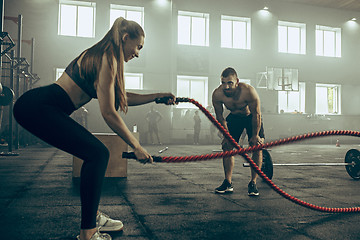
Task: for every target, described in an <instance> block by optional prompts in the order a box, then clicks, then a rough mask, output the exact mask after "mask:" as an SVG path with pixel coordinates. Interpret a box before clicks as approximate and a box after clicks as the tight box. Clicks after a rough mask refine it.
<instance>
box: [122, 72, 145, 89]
mask: <svg viewBox="0 0 360 240" xmlns="http://www.w3.org/2000/svg"><path fill="white" fill-rule="evenodd" d="M125 88H126V89H142V84H141V76H136V75H132V74H131V75H130V74H125Z"/></svg>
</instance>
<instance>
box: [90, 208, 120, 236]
mask: <svg viewBox="0 0 360 240" xmlns="http://www.w3.org/2000/svg"><path fill="white" fill-rule="evenodd" d="M96 226H97V228H98V229H99V231H101V232H113V231H121V230H123V228H124V224H123V223H122V222H121V221H120V220H114V219H111V218H110V217H109V216H108V215H106V214H104V213H102V212H100V211H99V214H98V215H97V216H96Z"/></svg>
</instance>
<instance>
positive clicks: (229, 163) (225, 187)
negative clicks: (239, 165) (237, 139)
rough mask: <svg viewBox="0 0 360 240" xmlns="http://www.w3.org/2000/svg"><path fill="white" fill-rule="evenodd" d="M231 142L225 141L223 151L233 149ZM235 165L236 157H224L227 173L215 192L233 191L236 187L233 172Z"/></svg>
mask: <svg viewBox="0 0 360 240" xmlns="http://www.w3.org/2000/svg"><path fill="white" fill-rule="evenodd" d="M229 144H230V143H229V142H228V141H227V140H224V141H223V144H222V148H223V151H231V150H232V149H233V148H232V147H230V145H229ZM234 165H235V159H234V157H233V156H231V157H224V158H223V168H224V173H225V179H224V181H223V183H222V184H221V185H220V186H219V187H217V188H216V189H215V193H221V194H223V193H232V192H233V191H234V188H233V186H232V182H231V181H232V180H231V179H232V173H233V169H234Z"/></svg>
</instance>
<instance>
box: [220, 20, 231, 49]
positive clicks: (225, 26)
mask: <svg viewBox="0 0 360 240" xmlns="http://www.w3.org/2000/svg"><path fill="white" fill-rule="evenodd" d="M231 23H232V21H227V20H221V47H225V48H231V47H232V28H231Z"/></svg>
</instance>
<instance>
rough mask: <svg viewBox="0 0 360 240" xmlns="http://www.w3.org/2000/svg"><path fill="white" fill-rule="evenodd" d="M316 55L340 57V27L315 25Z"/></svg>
mask: <svg viewBox="0 0 360 240" xmlns="http://www.w3.org/2000/svg"><path fill="white" fill-rule="evenodd" d="M316 55H317V56H324V57H341V28H332V27H325V26H319V25H316Z"/></svg>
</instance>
